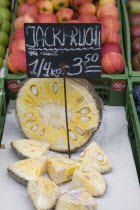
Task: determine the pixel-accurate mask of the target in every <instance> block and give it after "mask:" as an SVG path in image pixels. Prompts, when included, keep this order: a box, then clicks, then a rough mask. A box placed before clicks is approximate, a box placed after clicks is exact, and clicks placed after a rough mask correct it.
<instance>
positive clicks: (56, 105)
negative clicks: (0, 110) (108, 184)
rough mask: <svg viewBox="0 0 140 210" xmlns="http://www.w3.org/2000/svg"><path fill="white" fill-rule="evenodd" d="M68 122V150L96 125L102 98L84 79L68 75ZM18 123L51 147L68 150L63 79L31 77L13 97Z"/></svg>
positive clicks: (83, 140)
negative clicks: (72, 77)
mask: <svg viewBox="0 0 140 210" xmlns="http://www.w3.org/2000/svg"><path fill="white" fill-rule="evenodd" d="M66 90H67V108H68V126H69V137H70V149H71V151H73V150H76V149H77V148H80V147H82V146H83V145H84V144H86V143H87V142H88V141H89V140H90V138H91V137H92V136H93V133H94V132H95V131H96V130H97V129H98V127H99V125H100V123H101V118H102V102H101V100H100V98H99V96H98V95H97V93H96V92H95V90H94V89H93V86H92V85H91V84H90V83H89V82H88V81H86V80H85V79H67V80H66ZM16 113H17V118H18V121H19V124H20V127H21V129H22V131H23V132H24V134H25V135H26V136H27V137H28V138H29V139H36V140H46V141H47V142H48V143H49V144H50V149H51V150H54V151H61V152H67V151H68V143H67V132H66V119H65V100H64V84H63V79H60V78H59V79H58V78H56V79H52V78H51V79H48V78H45V79H44V78H41V79H36V78H35V79H30V80H28V81H27V82H26V83H25V84H24V85H23V86H22V88H21V89H20V91H19V94H18V97H17V100H16Z"/></svg>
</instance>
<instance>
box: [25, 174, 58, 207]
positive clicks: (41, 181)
mask: <svg viewBox="0 0 140 210" xmlns="http://www.w3.org/2000/svg"><path fill="white" fill-rule="evenodd" d="M60 194H61V193H60V189H59V187H58V186H57V185H56V184H55V183H54V182H52V181H51V180H50V179H48V178H47V177H44V176H41V177H39V178H36V179H34V180H31V181H29V182H28V195H29V197H30V199H31V201H32V203H33V206H34V207H35V209H37V210H48V209H52V208H53V207H55V206H56V202H57V200H58V197H59V196H60Z"/></svg>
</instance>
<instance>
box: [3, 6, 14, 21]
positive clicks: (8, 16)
mask: <svg viewBox="0 0 140 210" xmlns="http://www.w3.org/2000/svg"><path fill="white" fill-rule="evenodd" d="M0 15H1V16H2V18H3V19H5V20H8V21H11V19H12V14H11V12H10V11H9V10H8V9H6V8H0Z"/></svg>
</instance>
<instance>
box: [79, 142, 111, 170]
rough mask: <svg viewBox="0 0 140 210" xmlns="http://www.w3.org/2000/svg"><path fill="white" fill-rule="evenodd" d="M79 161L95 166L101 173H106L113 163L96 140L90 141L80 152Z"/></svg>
mask: <svg viewBox="0 0 140 210" xmlns="http://www.w3.org/2000/svg"><path fill="white" fill-rule="evenodd" d="M79 162H80V163H82V164H84V165H87V166H90V167H92V168H94V169H95V170H97V171H98V172H99V173H105V172H108V171H110V170H111V169H112V164H111V162H110V161H109V159H108V157H107V156H106V154H105V152H104V151H103V150H102V149H101V147H100V146H99V145H98V144H97V143H96V142H95V141H93V142H92V143H90V144H89V146H88V147H87V148H86V149H85V150H84V151H83V152H82V153H81V154H80V157H79Z"/></svg>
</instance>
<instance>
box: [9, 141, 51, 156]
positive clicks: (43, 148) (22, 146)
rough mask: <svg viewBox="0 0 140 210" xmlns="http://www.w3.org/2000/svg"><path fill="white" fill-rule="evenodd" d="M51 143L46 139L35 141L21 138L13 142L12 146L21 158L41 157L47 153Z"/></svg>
mask: <svg viewBox="0 0 140 210" xmlns="http://www.w3.org/2000/svg"><path fill="white" fill-rule="evenodd" d="M49 146H50V145H49V143H47V142H46V141H35V140H29V139H20V140H16V141H12V142H11V147H12V148H13V149H14V150H15V151H16V152H17V154H18V156H20V157H21V158H39V157H41V156H43V155H47V153H48V150H49Z"/></svg>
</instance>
